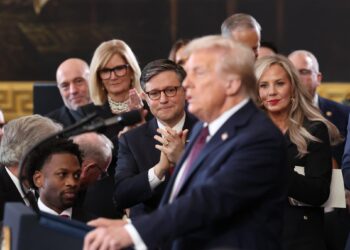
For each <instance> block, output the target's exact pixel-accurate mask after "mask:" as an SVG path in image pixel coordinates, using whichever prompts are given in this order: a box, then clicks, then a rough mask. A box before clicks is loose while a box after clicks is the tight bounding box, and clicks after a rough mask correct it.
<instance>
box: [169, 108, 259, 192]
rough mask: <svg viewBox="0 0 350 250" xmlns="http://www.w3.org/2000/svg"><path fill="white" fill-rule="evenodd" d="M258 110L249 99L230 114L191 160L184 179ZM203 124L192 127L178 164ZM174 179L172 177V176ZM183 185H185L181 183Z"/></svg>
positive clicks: (184, 156)
mask: <svg viewBox="0 0 350 250" xmlns="http://www.w3.org/2000/svg"><path fill="white" fill-rule="evenodd" d="M255 112H259V110H258V108H257V107H256V106H255V105H254V103H253V102H252V101H249V102H248V103H247V104H246V105H244V106H243V107H242V108H241V109H240V110H238V111H237V112H236V113H235V114H234V115H232V116H231V117H230V118H229V119H228V120H227V121H226V122H225V123H224V124H223V125H222V127H221V128H220V129H219V130H218V131H217V132H216V133H215V134H214V135H213V136H212V138H211V139H210V140H209V142H208V143H207V144H206V145H205V146H204V148H203V149H202V151H201V152H200V153H199V156H198V158H197V159H196V160H195V161H194V162H193V166H192V167H191V169H190V170H189V173H188V174H187V177H186V180H185V182H184V183H186V181H187V180H188V178H189V177H190V176H191V175H192V174H193V173H194V172H195V171H196V169H197V168H198V167H199V166H200V164H201V162H203V161H204V159H205V158H206V157H207V156H208V155H210V153H212V152H214V150H215V149H216V148H218V147H220V146H221V145H222V144H224V143H226V142H228V141H230V140H232V139H233V138H234V135H235V132H236V131H237V129H239V128H240V127H244V126H245V125H246V123H247V122H249V119H250V118H251V116H252V115H253V114H254V113H255ZM202 126H203V123H202V122H201V123H199V124H197V125H196V126H195V128H194V129H193V134H192V136H191V139H190V143H189V144H188V145H187V147H186V150H185V152H184V154H183V156H182V158H181V159H180V161H179V164H178V166H182V165H183V163H184V161H185V159H187V157H188V155H189V152H190V151H191V148H192V146H193V144H194V141H195V139H196V138H197V136H198V134H199V133H200V130H201V128H202ZM179 169H180V167H177V168H176V170H175V173H174V174H175V175H177V173H178V171H179ZM173 179H174V178H173ZM169 185H171V184H169ZM183 186H185V185H183Z"/></svg>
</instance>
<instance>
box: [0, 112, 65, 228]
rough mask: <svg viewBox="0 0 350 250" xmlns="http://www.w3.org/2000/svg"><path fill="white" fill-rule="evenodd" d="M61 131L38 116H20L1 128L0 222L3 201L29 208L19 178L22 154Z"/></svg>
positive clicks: (55, 125)
mask: <svg viewBox="0 0 350 250" xmlns="http://www.w3.org/2000/svg"><path fill="white" fill-rule="evenodd" d="M61 129H62V127H61V126H60V125H59V124H57V123H54V122H53V121H52V120H51V119H49V118H46V117H42V116H40V115H30V116H23V117H20V118H17V119H14V120H12V121H10V122H8V123H7V124H6V125H5V126H4V135H3V137H2V140H1V144H0V221H1V220H2V218H3V212H4V205H5V202H15V201H18V202H23V203H25V204H26V205H28V206H29V205H30V202H29V200H28V199H27V197H25V194H24V193H23V191H22V190H21V188H20V183H19V179H18V176H19V163H20V161H21V159H22V157H23V156H24V155H25V152H26V151H27V150H29V148H30V147H32V146H33V145H34V144H35V143H38V142H39V141H40V140H42V139H44V138H45V137H47V136H48V135H50V134H53V133H56V132H58V131H59V130H61Z"/></svg>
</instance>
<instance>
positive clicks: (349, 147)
mask: <svg viewBox="0 0 350 250" xmlns="http://www.w3.org/2000/svg"><path fill="white" fill-rule="evenodd" d="M342 172H343V176H344V183H345V186H346V188H347V189H349V190H350V117H349V123H348V136H347V138H346V145H345V150H344V157H343V164H342Z"/></svg>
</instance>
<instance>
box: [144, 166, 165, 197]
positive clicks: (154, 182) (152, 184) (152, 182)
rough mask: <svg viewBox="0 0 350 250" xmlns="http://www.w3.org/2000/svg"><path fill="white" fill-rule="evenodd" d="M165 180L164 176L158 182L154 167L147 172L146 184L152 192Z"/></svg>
mask: <svg viewBox="0 0 350 250" xmlns="http://www.w3.org/2000/svg"><path fill="white" fill-rule="evenodd" d="M164 180H165V176H164V177H163V178H162V179H161V180H160V179H159V178H158V176H157V175H156V174H155V173H154V167H153V168H150V169H149V170H148V182H149V185H150V187H151V189H152V191H153V190H154V189H155V188H156V187H157V186H158V185H159V184H161V183H162V182H163V181H164Z"/></svg>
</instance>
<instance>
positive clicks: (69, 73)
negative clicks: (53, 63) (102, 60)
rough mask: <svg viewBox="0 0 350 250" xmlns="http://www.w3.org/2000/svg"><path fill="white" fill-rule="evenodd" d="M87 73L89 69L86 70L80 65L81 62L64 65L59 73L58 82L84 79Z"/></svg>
mask: <svg viewBox="0 0 350 250" xmlns="http://www.w3.org/2000/svg"><path fill="white" fill-rule="evenodd" d="M87 72H88V68H86V67H85V66H84V65H83V64H82V63H79V62H71V63H67V64H64V65H62V66H61V67H60V68H59V70H58V71H57V80H58V81H59V82H61V81H62V79H67V78H74V77H84V76H85V73H87Z"/></svg>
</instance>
